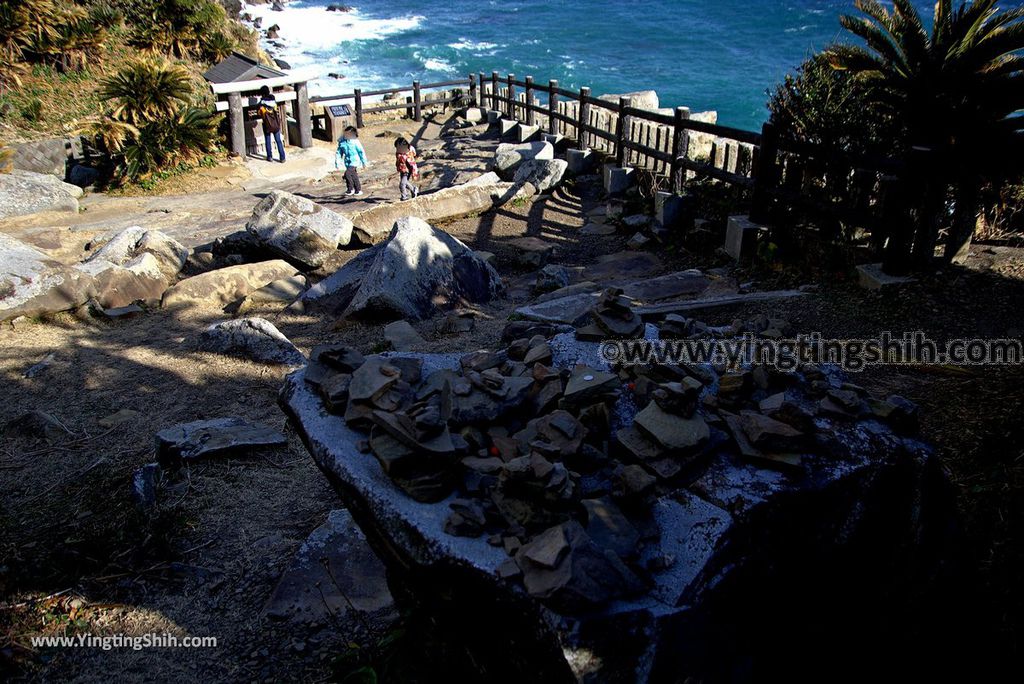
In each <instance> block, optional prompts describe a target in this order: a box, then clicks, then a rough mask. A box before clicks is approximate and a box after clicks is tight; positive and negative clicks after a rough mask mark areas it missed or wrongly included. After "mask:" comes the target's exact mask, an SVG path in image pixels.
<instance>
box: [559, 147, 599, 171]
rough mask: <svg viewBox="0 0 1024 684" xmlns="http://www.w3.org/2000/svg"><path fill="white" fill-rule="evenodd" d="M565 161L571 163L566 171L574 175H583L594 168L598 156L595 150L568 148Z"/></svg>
mask: <svg viewBox="0 0 1024 684" xmlns="http://www.w3.org/2000/svg"><path fill="white" fill-rule="evenodd" d="M565 161H567V162H568V163H569V166H568V167H567V168H566V172H567V173H569V174H570V175H572V176H582V175H583V174H585V173H589V172H590V171H591V170H593V168H594V165H595V164H596V163H597V157H596V155H594V151H593V150H566V151H565Z"/></svg>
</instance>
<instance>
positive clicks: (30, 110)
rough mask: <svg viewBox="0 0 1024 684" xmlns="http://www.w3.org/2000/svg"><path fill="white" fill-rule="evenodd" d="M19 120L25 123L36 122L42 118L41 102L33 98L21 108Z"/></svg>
mask: <svg viewBox="0 0 1024 684" xmlns="http://www.w3.org/2000/svg"><path fill="white" fill-rule="evenodd" d="M20 113H21V118H23V119H25V120H26V121H31V122H36V121H39V120H40V119H41V118H43V101H42V100H40V99H39V98H38V97H33V98H32V99H30V100H29V101H28V102H26V103H25V104H24V105H23V106H22V108H21V112H20Z"/></svg>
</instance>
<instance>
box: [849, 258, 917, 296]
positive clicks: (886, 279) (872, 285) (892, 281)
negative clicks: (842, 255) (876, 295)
mask: <svg viewBox="0 0 1024 684" xmlns="http://www.w3.org/2000/svg"><path fill="white" fill-rule="evenodd" d="M914 280H915V279H914V278H912V277H911V276H894V275H889V274H888V273H886V272H885V271H883V270H882V264H861V265H859V266H858V267H857V282H858V284H859V285H860V286H861V287H863V288H864V289H865V290H884V289H887V288H892V287H896V286H898V285H903V284H905V283H912V282H914Z"/></svg>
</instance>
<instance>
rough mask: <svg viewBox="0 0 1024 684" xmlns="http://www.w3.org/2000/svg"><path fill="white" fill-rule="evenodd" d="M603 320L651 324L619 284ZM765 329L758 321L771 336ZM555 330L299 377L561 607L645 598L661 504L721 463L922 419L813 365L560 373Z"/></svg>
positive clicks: (599, 319) (634, 327)
mask: <svg viewBox="0 0 1024 684" xmlns="http://www.w3.org/2000/svg"><path fill="white" fill-rule="evenodd" d="M593 318H594V321H595V322H594V324H593V325H594V326H595V327H596V328H598V329H599V330H600V331H601V334H603V335H605V336H633V335H639V333H640V329H641V328H642V324H641V323H640V321H639V318H638V317H637V316H636V315H635V313H634V312H632V311H631V309H630V307H629V304H628V300H627V299H625V298H624V297H623V296H622V293H621V291H618V290H614V289H612V290H608V291H606V292H605V293H604V294H603V295H602V296H601V298H600V300H599V303H598V304H597V305H596V306H595V310H594V317H593ZM763 323H764V321H756V322H755V324H754V325H753V327H754V328H757V329H760V330H761V331H762V332H764V331H765V330H769V329H770V327H769V326H766V325H762V324H763ZM687 325H689V324H687ZM772 325H776V326H777V327H778V326H780V325H781V324H772ZM746 327H750V326H748V325H747V322H743V323H742V324H737V325H736V326H732V328H736V329H741V328H746ZM732 328H730V329H732ZM554 332H555V330H554V328H552V326H547V325H543V324H537V323H531V322H528V321H517V322H513V323H510V324H509V326H508V328H507V329H506V331H505V335H504V336H503V338H504V339H505V340H506V341H507V347H505V348H504V349H500V350H498V351H479V352H473V353H470V354H466V355H464V356H462V357H460V358H459V359H458V363H457V364H454V363H453V364H452V365H451V367H445V368H441V369H436V370H433V371H431V372H425V370H424V363H423V359H422V357H417V356H411V357H402V356H379V355H378V356H365V357H364V356H363V355H362V354H360V353H359V352H357V351H355V350H354V349H351V348H350V347H347V346H345V345H342V344H332V345H323V346H320V347H317V348H315V349H314V350H313V353H312V355H311V361H310V364H309V366H308V368H307V370H306V372H305V374H304V378H305V381H306V383H308V384H309V385H312V386H313V387H314V388H315V390H316V391H317V392H318V394H319V395H320V397H321V398H322V400H323V404H324V406H325V407H326V408H327V410H328V411H330V412H331V413H334V414H336V415H337V416H341V417H343V418H344V420H345V422H346V424H347V425H348V427H350V428H353V429H357V430H361V431H364V432H365V433H366V435H367V436H366V439H365V440H364V441H363V442H362V443H361V444H360V450H361V451H362V452H363V453H365V454H368V455H372V457H373V458H375V459H376V460H377V461H378V462H379V463H380V466H381V468H382V470H383V472H384V473H385V474H386V475H387V476H388V477H389V478H390V480H391V482H392V483H393V484H394V485H395V486H397V487H398V488H399V489H400V490H401V491H402V492H404V494H405V495H407V496H408V497H410V498H412V499H414V500H415V501H418V502H423V503H431V504H436V505H438V506H446V512H445V513H444V514H443V515H445V516H446V518H445V519H444V525H443V529H444V532H445V533H447V534H448V535H451V536H455V537H470V538H485V539H486V541H487V543H488V544H490V545H491V546H494V547H498V549H501V550H503V551H504V552H505V553H506V554H507V559H506V561H505V562H504V563H502V564H501V565H500V567H499V568H498V570H497V574H498V576H499V578H501V579H502V580H503V581H508V582H514V583H521V585H522V587H523V588H524V589H525V591H526V592H527V594H528V595H530V596H532V597H534V598H536V599H539V600H541V601H543V602H545V603H546V604H547V605H550V606H551V607H553V608H555V609H556V610H561V611H570V612H575V611H581V610H588V609H591V608H594V607H597V606H600V605H603V604H605V603H607V602H609V601H611V600H613V599H617V598H622V597H629V596H634V595H637V594H640V593H643V592H644V591H646V590H647V589H648V588H649V587H650V585H651V582H652V580H651V578H652V576H653V573H656V572H657V571H658V570H659V569H660V567H656V566H657V564H658V562H659V561H658V556H657V554H652V553H650V549H652V548H657V547H658V545H659V544H660V543H661V540H660V535H659V532H658V531H657V530H658V527H657V526H656V525H655V524H654V523H653V518H652V510H653V506H654V505H655V503H656V502H657V501H659V500H664V498H665V497H666V496H669V497H671V496H672V493H673V492H675V491H679V490H680V488H681V487H685V486H686V483H687V482H692V481H694V480H696V479H698V478H701V477H706V475H705V473H706V471H708V469H709V468H712V467H713V464H714V463H716V461H727V460H729V459H740V460H741V461H745V462H746V463H748V464H750V465H751V466H752V467H755V468H767V469H771V470H774V471H781V472H782V473H792V474H798V473H801V472H803V469H804V467H805V465H804V464H805V459H806V458H807V457H809V456H823V457H827V458H829V459H834V458H837V457H838V456H837V454H839V453H841V451H842V449H840V448H837V447H836V444H835V443H836V441H837V437H836V434H835V433H834V428H835V426H836V425H837V422H836V421H842V422H844V423H845V422H847V421H858V420H860V419H874V420H878V421H881V422H883V423H887V424H888V425H889V426H891V428H892V429H893V430H894V431H902V430H912V429H913V426H914V420H915V417H916V408H915V407H914V406H913V405H912V404H910V403H909V402H907V401H906V400H903V399H900V398H899V397H890V398H889V399H887V400H884V401H880V400H877V399H873V398H871V397H869V396H868V395H867V393H866V392H865V391H864V390H862V389H861V388H859V387H857V386H855V385H851V384H849V383H844V382H842V381H840V380H838V379H836V377H835V376H833V375H830V374H828V373H826V372H825V371H823V370H821V369H819V368H816V367H810V366H807V367H803V368H801V369H800V371H799V372H789V373H787V372H782V371H779V370H775V369H772V368H769V367H767V366H763V365H761V366H752V367H747V368H743V369H741V370H729V369H726V368H714V367H712V366H709V365H688V364H675V365H664V364H652V365H647V366H634V367H624V368H618V369H615V368H613V369H610V370H601V369H598V368H595V367H591V366H587V365H584V364H582V363H576V365H574V366H572V367H565V368H559V367H558V366H557V365H556V364H555V360H556V359H557V358H559V355H558V354H557V353H556V350H555V347H556V346H557V345H556V340H555V339H552V335H553V334H554ZM595 334H596V333H595ZM691 334H692V333H691ZM564 337H567V336H564V335H563V336H562V338H564ZM624 405H629V406H630V409H629V411H627V412H625V413H624V412H623V410H622V407H623V406H624ZM626 414H628V416H629V417H628V418H626V417H625V415H626ZM645 549H647V550H648V553H645V552H644V550H645Z"/></svg>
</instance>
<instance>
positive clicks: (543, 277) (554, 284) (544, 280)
mask: <svg viewBox="0 0 1024 684" xmlns="http://www.w3.org/2000/svg"><path fill="white" fill-rule="evenodd" d="M570 279H571V278H570V275H569V269H567V268H566V267H565V266H559V265H558V264H548V265H547V266H545V267H544V268H542V269H541V270H540V273H538V274H537V282H535V283H534V285H533V292H534V293H535V294H542V293H545V292H553V291H555V290H560V289H562V288H563V287H568V286H569V281H570Z"/></svg>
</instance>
